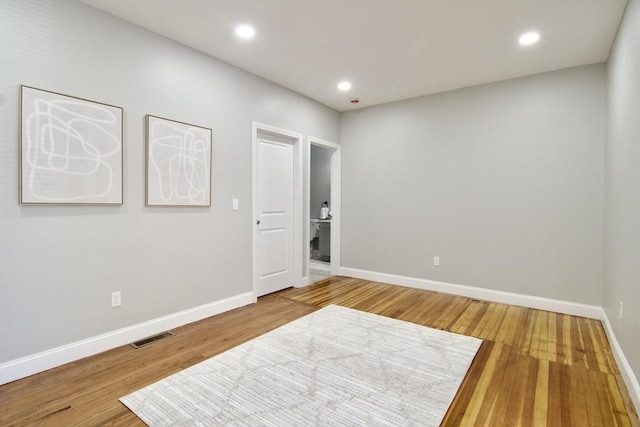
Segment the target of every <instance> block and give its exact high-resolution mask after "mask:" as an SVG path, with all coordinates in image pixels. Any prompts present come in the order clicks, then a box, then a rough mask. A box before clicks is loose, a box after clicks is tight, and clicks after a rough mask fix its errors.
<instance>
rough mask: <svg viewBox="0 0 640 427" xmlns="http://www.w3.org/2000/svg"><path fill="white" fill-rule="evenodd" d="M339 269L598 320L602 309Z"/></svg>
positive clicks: (352, 274)
mask: <svg viewBox="0 0 640 427" xmlns="http://www.w3.org/2000/svg"><path fill="white" fill-rule="evenodd" d="M340 270H341V274H342V275H343V276H348V277H355V278H358V279H365V280H372V281H376V282H382V283H389V284H392V285H400V286H407V287H410V288H416V289H424V290H427V291H435V292H442V293H445V294H453V295H459V296H463V297H467V298H475V299H480V300H485V301H492V302H499V303H503V304H511V305H518V306H521V307H528V308H536V309H539V310H547V311H554V312H556V313H564V314H572V315H574V316H581V317H588V318H591V319H598V320H600V314H601V312H602V309H601V308H600V307H599V306H596V305H588V304H580V303H577V302H570V301H562V300H555V299H551V298H542V297H536V296H532V295H522V294H516V293H512V292H504V291H496V290H493V289H486V288H476V287H474V286H467V285H457V284H454V283H447V282H437V281H435V280H427V279H418V278H415V277H407V276H398V275H395V274H387V273H378V272H375V271H368V270H359V269H356V268H348V267H342V268H341V269H340Z"/></svg>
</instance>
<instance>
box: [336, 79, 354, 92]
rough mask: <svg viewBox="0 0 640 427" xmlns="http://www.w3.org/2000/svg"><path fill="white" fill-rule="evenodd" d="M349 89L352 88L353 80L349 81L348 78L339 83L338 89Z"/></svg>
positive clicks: (344, 90) (341, 90) (343, 90)
mask: <svg viewBox="0 0 640 427" xmlns="http://www.w3.org/2000/svg"><path fill="white" fill-rule="evenodd" d="M349 89H351V82H348V81H346V80H343V81H341V82H340V83H338V90H339V91H340V92H346V91H348V90H349Z"/></svg>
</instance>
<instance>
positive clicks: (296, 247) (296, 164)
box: [251, 121, 309, 302]
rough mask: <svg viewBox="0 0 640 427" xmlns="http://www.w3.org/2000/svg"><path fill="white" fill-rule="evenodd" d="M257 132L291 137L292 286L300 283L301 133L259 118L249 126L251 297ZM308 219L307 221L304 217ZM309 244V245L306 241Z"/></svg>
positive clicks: (255, 292)
mask: <svg viewBox="0 0 640 427" xmlns="http://www.w3.org/2000/svg"><path fill="white" fill-rule="evenodd" d="M258 134H267V135H274V136H276V137H279V138H285V139H288V140H291V144H292V145H293V253H292V254H291V255H290V256H292V257H293V283H292V285H293V286H295V287H299V286H304V284H306V283H304V280H303V279H304V278H303V271H302V262H303V252H304V251H303V248H304V247H303V242H304V240H303V234H304V232H303V227H302V219H303V216H304V215H303V201H304V197H303V185H302V177H303V155H302V154H303V150H302V149H303V147H302V142H303V139H302V134H301V133H298V132H293V131H290V130H287V129H282V128H278V127H275V126H271V125H267V124H264V123H259V122H255V121H254V122H252V127H251V199H252V200H251V202H252V203H251V205H252V214H251V227H252V229H253V233H252V235H253V298H254V302H255V301H257V300H258V274H259V268H258V227H257V226H256V221H257V218H258V174H257V170H258V169H257V168H258V139H259V137H258ZM307 222H308V221H307ZM306 246H309V245H306ZM307 250H308V249H307Z"/></svg>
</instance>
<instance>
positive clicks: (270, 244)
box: [256, 138, 294, 296]
mask: <svg viewBox="0 0 640 427" xmlns="http://www.w3.org/2000/svg"><path fill="white" fill-rule="evenodd" d="M293 161H294V157H293V144H288V143H286V142H280V141H274V140H268V139H264V138H259V139H258V147H257V165H256V166H257V171H256V173H257V180H258V197H257V213H258V218H257V227H258V242H257V243H258V254H257V256H258V260H257V261H258V286H257V294H258V295H257V296H261V295H266V294H269V293H271V292H275V291H279V290H281V289H284V288H288V287H290V286H293Z"/></svg>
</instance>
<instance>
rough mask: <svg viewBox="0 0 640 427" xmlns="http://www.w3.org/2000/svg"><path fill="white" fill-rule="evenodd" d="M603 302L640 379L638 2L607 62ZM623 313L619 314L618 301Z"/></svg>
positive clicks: (630, 8)
mask: <svg viewBox="0 0 640 427" xmlns="http://www.w3.org/2000/svg"><path fill="white" fill-rule="evenodd" d="M608 67H609V68H608V114H607V155H606V159H607V160H606V191H605V194H606V197H605V201H606V202H605V206H606V211H605V212H606V213H605V218H606V219H605V221H606V222H605V227H606V228H605V230H606V233H605V263H604V292H603V295H604V297H603V307H604V309H605V311H606V313H607V317H608V318H609V320H610V322H611V325H612V327H613V329H614V332H615V334H616V338H617V339H618V342H619V343H620V345H621V347H622V350H623V351H624V354H625V356H626V358H627V360H628V361H629V363H630V364H631V368H632V369H633V371H634V373H635V376H636V378H640V339H639V338H640V336H639V335H638V333H639V331H640V1H638V0H632V1H630V2H629V3H628V5H627V11H626V13H625V16H624V19H623V21H622V25H621V27H620V29H619V30H618V35H617V37H616V40H615V43H614V47H613V49H612V51H611V54H610V57H609V63H608ZM620 302H623V304H624V313H623V318H622V319H620V318H619V316H618V313H619V304H620Z"/></svg>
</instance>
